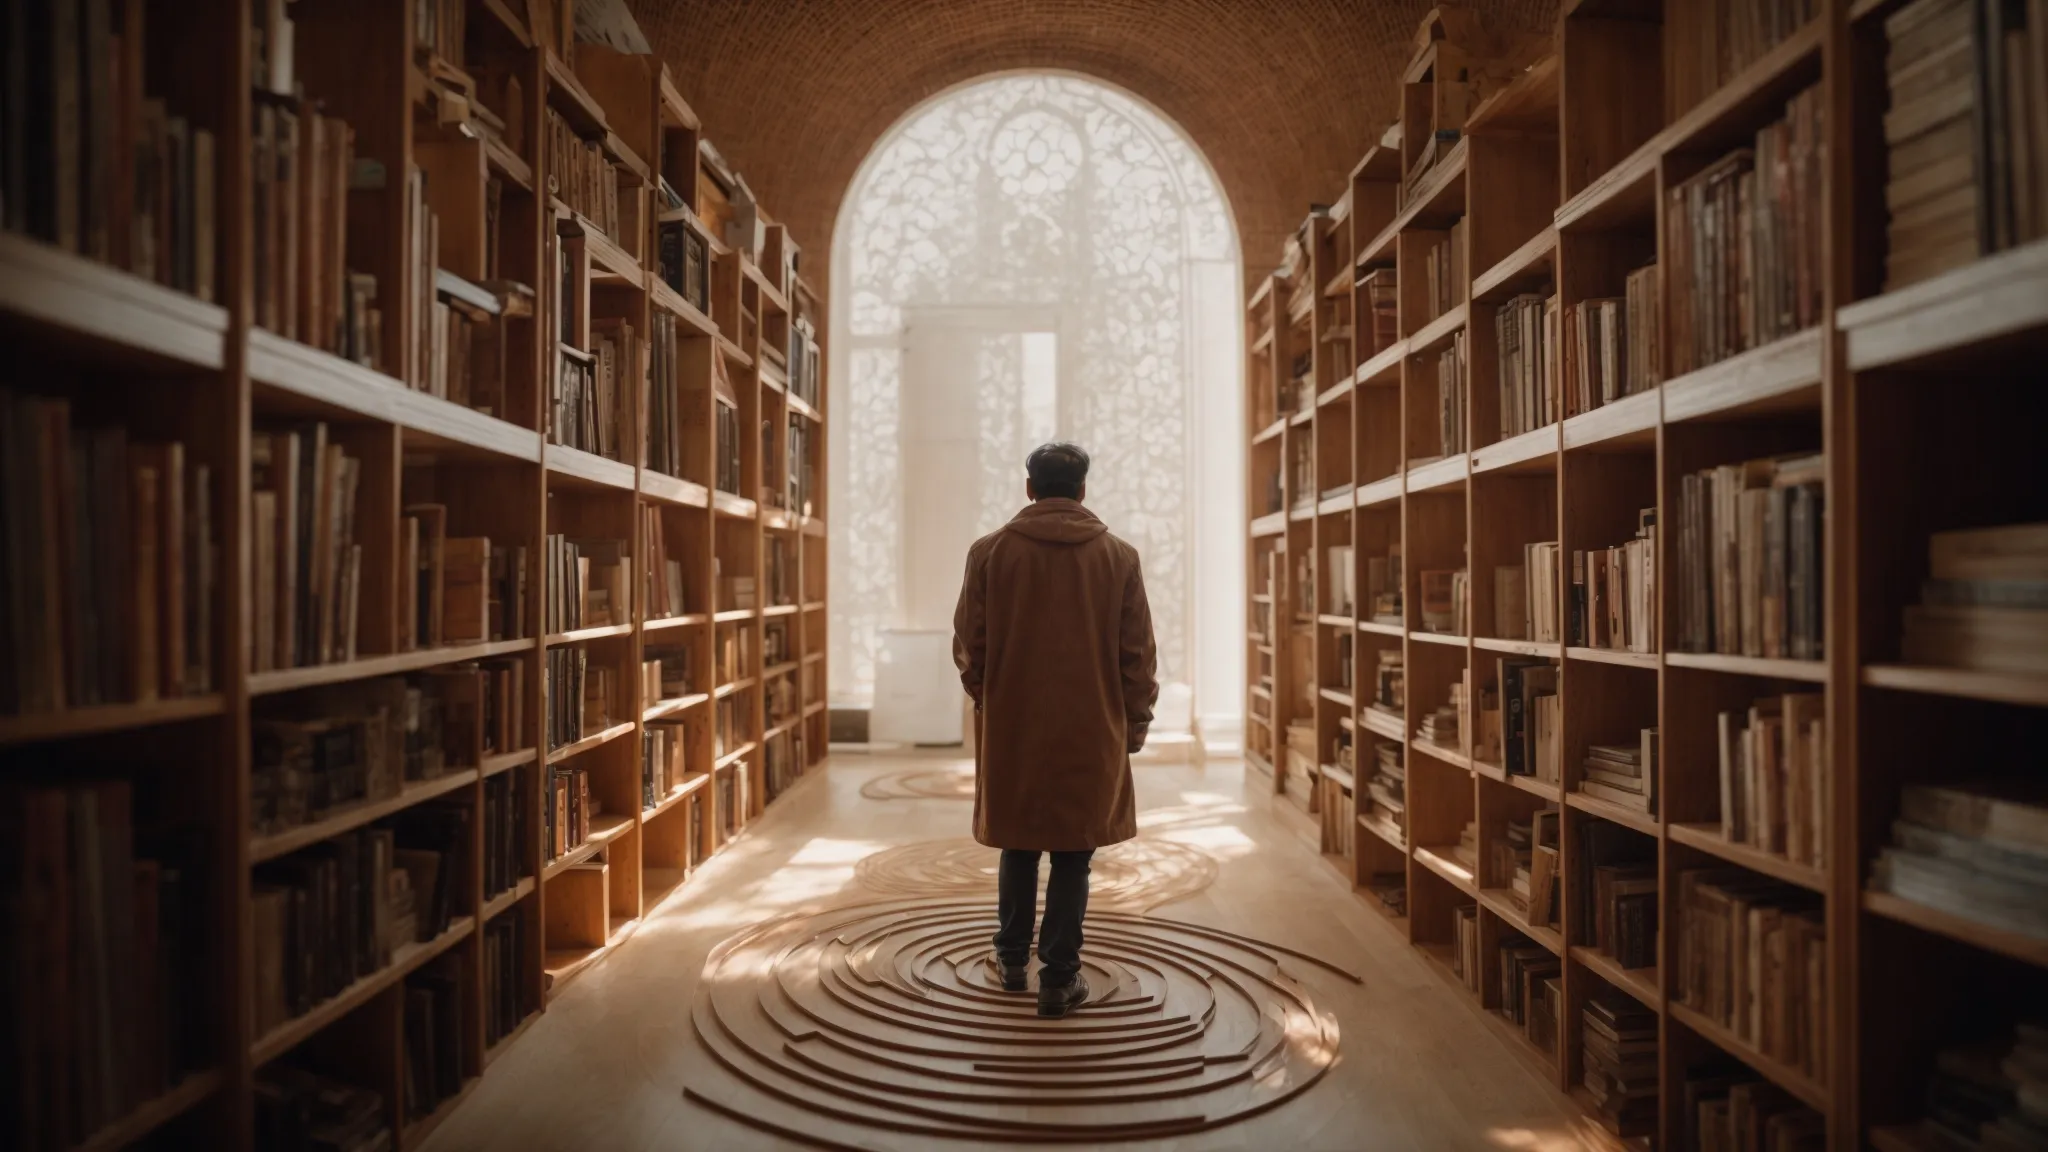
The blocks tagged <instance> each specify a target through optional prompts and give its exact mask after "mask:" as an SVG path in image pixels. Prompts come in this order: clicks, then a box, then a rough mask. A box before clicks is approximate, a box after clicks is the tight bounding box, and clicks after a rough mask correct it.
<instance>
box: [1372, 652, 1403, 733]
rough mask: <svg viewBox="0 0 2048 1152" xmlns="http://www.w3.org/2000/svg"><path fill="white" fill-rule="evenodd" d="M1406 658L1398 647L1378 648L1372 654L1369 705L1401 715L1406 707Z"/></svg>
mask: <svg viewBox="0 0 2048 1152" xmlns="http://www.w3.org/2000/svg"><path fill="white" fill-rule="evenodd" d="M1406 664H1407V658H1406V657H1405V656H1404V655H1403V654H1402V652H1401V649H1400V648H1399V647H1393V648H1379V649H1375V650H1374V652H1373V683H1372V694H1371V703H1372V706H1373V707H1375V708H1379V709H1381V710H1382V711H1385V712H1388V713H1391V714H1393V715H1394V716H1399V715H1401V712H1402V710H1403V709H1405V708H1407V707H1408V692H1407V673H1406Z"/></svg>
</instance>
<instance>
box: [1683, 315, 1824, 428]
mask: <svg viewBox="0 0 2048 1152" xmlns="http://www.w3.org/2000/svg"><path fill="white" fill-rule="evenodd" d="M1820 343H1821V334H1820V329H1818V328H1809V329H1807V330H1806V331H1804V332H1798V333H1794V334H1793V335H1791V336H1787V337H1785V338H1784V339H1782V340H1776V341H1773V342H1771V343H1769V344H1766V345H1764V346H1763V347H1761V348H1752V349H1750V350H1749V351H1747V352H1743V353H1741V354H1739V355H1736V356H1731V357H1729V358H1728V359H1726V360H1723V361H1721V362H1720V363H1718V364H1711V365H1708V366H1707V367H1705V368H1701V369H1699V370H1698V371H1695V372H1688V373H1686V374H1685V375H1683V376H1680V377H1678V378H1677V379H1675V380H1669V381H1666V382H1665V384H1664V389H1663V391H1664V422H1665V423H1667V424H1676V423H1678V422H1679V421H1681V420H1701V419H1724V420H1725V419H1745V418H1749V417H1753V416H1763V415H1769V414H1772V413H1778V412H1794V411H1799V410H1802V409H1810V410H1813V411H1816V412H1818V411H1819V410H1820Z"/></svg>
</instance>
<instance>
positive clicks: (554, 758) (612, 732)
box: [548, 720, 633, 764]
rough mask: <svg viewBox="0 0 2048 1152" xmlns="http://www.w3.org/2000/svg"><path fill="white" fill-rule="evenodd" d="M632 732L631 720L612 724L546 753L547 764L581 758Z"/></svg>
mask: <svg viewBox="0 0 2048 1152" xmlns="http://www.w3.org/2000/svg"><path fill="white" fill-rule="evenodd" d="M632 731H633V722H632V721H631V720H625V721H621V722H620V723H617V724H614V725H612V726H611V727H609V728H606V729H603V730H601V731H598V732H593V733H591V734H590V735H588V736H585V737H584V738H583V739H581V740H572V741H570V742H569V743H567V744H564V745H562V746H561V747H560V748H557V749H555V750H554V751H552V752H550V753H548V763H550V764H560V763H561V762H562V761H564V760H567V759H568V758H570V757H571V756H581V755H582V754H583V753H585V752H588V751H590V750H591V749H592V748H595V747H597V746H598V745H600V744H608V743H610V742H611V741H613V740H617V739H618V738H619V737H621V736H624V735H627V734H628V733H630V732H632Z"/></svg>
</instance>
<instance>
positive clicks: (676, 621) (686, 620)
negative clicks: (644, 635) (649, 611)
mask: <svg viewBox="0 0 2048 1152" xmlns="http://www.w3.org/2000/svg"><path fill="white" fill-rule="evenodd" d="M710 622H711V617H710V616H709V615H707V614H705V613H703V612H685V613H683V614H682V615H680V616H663V617H661V618H660V619H657V620H644V621H641V623H640V630H641V631H642V632H666V631H668V630H670V629H672V628H690V627H694V626H696V625H699V624H709V623H710Z"/></svg>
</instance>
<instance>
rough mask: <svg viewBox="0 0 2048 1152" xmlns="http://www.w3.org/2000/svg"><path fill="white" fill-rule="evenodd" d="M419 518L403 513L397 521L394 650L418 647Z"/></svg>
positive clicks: (403, 650) (408, 649)
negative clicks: (396, 616) (396, 622)
mask: <svg viewBox="0 0 2048 1152" xmlns="http://www.w3.org/2000/svg"><path fill="white" fill-rule="evenodd" d="M419 570H420V518H419V517H417V516H406V517H404V518H402V519H400V520H399V522H398V650H399V651H400V652H411V651H413V650H414V649H416V648H418V647H419V636H420V625H419V620H420V608H419V604H420V582H419Z"/></svg>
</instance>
